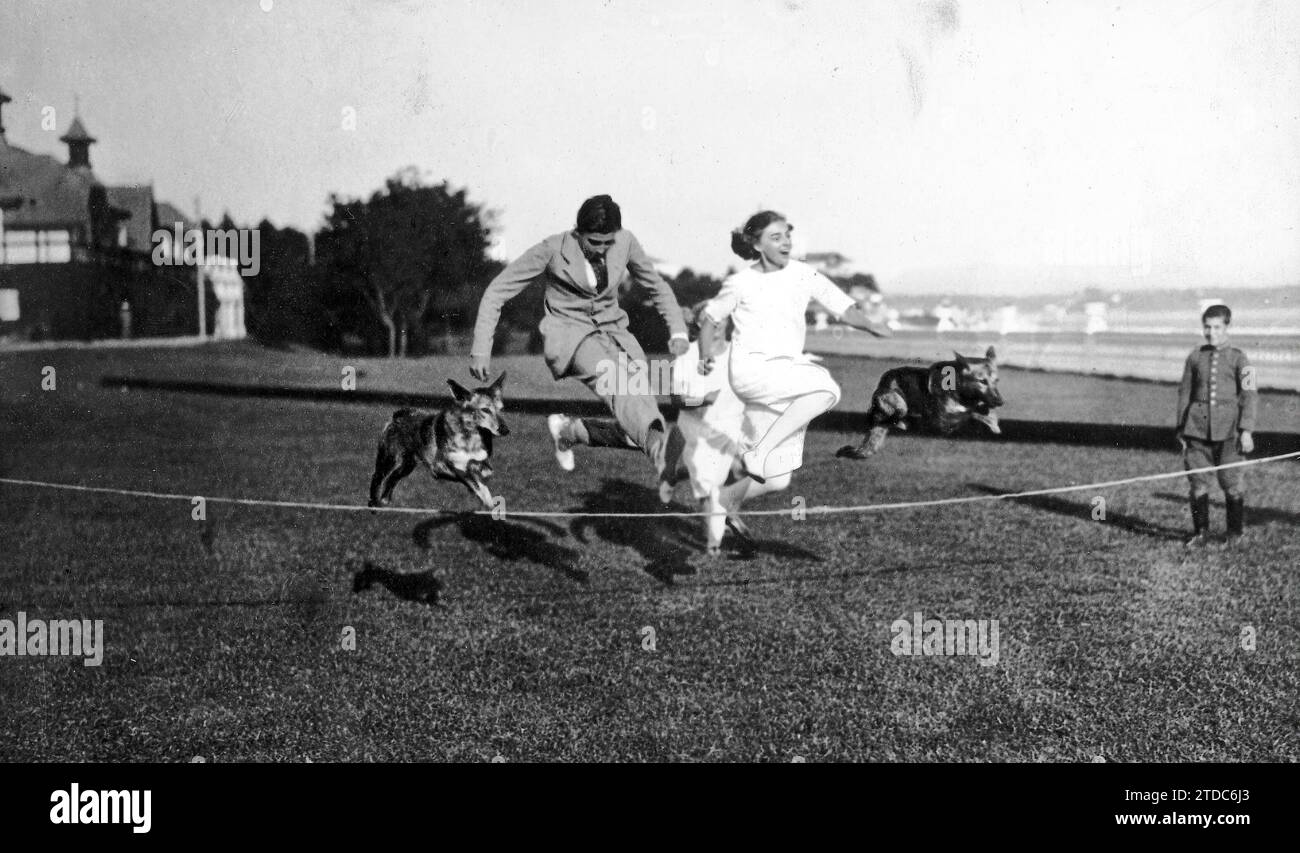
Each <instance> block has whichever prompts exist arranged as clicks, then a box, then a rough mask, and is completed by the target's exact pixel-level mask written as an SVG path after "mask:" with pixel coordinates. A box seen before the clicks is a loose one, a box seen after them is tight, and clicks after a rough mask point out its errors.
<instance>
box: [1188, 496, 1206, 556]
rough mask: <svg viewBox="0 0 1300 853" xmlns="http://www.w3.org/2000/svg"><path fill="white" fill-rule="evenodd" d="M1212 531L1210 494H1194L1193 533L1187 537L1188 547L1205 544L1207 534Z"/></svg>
mask: <svg viewBox="0 0 1300 853" xmlns="http://www.w3.org/2000/svg"><path fill="white" fill-rule="evenodd" d="M1209 532H1210V496H1209V495H1193V496H1192V535H1191V536H1189V537H1188V538H1187V541H1186V543H1185V544H1186V545H1187V546H1188V547H1197V546H1200V545H1204V544H1205V537H1206V534H1208V533H1209Z"/></svg>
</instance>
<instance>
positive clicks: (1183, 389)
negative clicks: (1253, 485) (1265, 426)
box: [1178, 344, 1258, 441]
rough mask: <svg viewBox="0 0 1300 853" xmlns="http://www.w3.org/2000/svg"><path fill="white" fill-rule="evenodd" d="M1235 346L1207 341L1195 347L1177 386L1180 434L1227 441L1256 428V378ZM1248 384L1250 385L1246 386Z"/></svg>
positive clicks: (1204, 439) (1247, 362) (1243, 355)
mask: <svg viewBox="0 0 1300 853" xmlns="http://www.w3.org/2000/svg"><path fill="white" fill-rule="evenodd" d="M1249 367H1250V362H1249V361H1248V360H1247V359H1246V354H1245V353H1244V352H1242V351H1241V350H1239V349H1237V348H1236V347H1229V346H1225V347H1220V348H1218V349H1215V348H1214V347H1212V346H1210V345H1209V344H1206V345H1205V346H1203V347H1201V348H1200V349H1197V350H1193V351H1192V352H1191V353H1190V354H1189V355H1188V356H1187V362H1186V364H1184V365H1183V380H1182V382H1181V383H1179V385H1178V433H1179V435H1183V436H1187V437H1188V438H1199V439H1200V440H1201V441H1228V440H1230V439H1235V438H1236V435H1237V433H1238V432H1250V431H1253V430H1254V429H1255V410H1256V402H1257V400H1256V398H1257V396H1258V395H1257V394H1256V392H1255V383H1254V381H1253V379H1254V377H1253V376H1251V377H1250V379H1249V380H1248V379H1247V376H1248V375H1249V371H1248V370H1247V368H1249ZM1247 385H1249V386H1250V387H1249V388H1247V387H1245V386H1247Z"/></svg>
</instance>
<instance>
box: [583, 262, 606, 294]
mask: <svg viewBox="0 0 1300 853" xmlns="http://www.w3.org/2000/svg"><path fill="white" fill-rule="evenodd" d="M587 260H588V261H590V263H591V269H592V272H594V273H595V274H596V292H597V293H604V292H605V288H606V287H609V270H608V269H606V268H605V256H604V255H593V256H591V257H590V258H588V259H587Z"/></svg>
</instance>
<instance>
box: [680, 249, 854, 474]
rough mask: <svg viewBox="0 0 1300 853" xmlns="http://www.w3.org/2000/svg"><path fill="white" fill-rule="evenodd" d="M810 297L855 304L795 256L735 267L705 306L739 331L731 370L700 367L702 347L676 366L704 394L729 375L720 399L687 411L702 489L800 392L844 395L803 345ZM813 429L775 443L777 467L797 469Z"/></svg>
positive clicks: (692, 389) (772, 461)
mask: <svg viewBox="0 0 1300 853" xmlns="http://www.w3.org/2000/svg"><path fill="white" fill-rule="evenodd" d="M810 301H816V302H818V303H820V304H821V305H822V306H823V307H824V308H826V309H827V310H828V311H830V312H831V313H832V314H834V315H835V316H837V317H838V316H839V315H841V314H843V313H844V312H845V311H846V310H848V309H849V308H850V307H852V306H853V305H854V300H853V298H852V297H850V296H849V295H848V294H846V293H845V292H844V291H842V290H840V289H839V288H838V287H836V286H835V284H834V282H832V281H831V280H830V279H828V278H826V277H825V276H823V275H822V274H821V273H819V272H817V271H816V270H815V269H813V268H812V267H810V266H808V265H807V264H804V263H802V262H800V261H791V262H790V263H789V264H788V265H787V266H786V267H785V269H782V270H778V271H775V272H770V273H761V272H759V271H757V270H755V269H752V268H749V269H745V270H742V271H740V272H738V273H736V274H734V275H732V276H731V277H729V278H728V279H727V280H726V282H725V283H724V284H723V286H722V290H721V291H720V292H719V293H718V295H717V296H716V297H714V299H712V300H711V301H710V302H709V303H708V304H707V305H706V306H705V308H704V310H705V312H706V313H707V314H708V315H709V317H710V318H711V319H713V321H714V322H716V323H718V324H719V325H724V324H725V323H726V320H727V318H728V317H730V318H731V320H732V322H733V324H734V331H733V333H732V339H731V346H730V352H729V354H728V355H727V356H726V358H727V364H726V370H719V369H717V368H716V367H715V369H714V371H713V372H712V373H711V374H710V375H709V376H707V377H700V376H697V375H695V370H694V367H695V363H696V359H695V348H694V347H692V348H691V352H690V353H689V354H688V355H687V356H685V357H684V358H683V359H679V363H678V364H677V365H675V368H674V369H675V370H676V369H677V368H678V367H680V368H681V372H680V374H675V375H680V376H682V377H683V379H684V382H685V383H686V385H687V386H688V390H686V389H684V390H685V393H686V394H688V395H692V394H693V395H695V396H697V397H702V396H703V395H704V394H706V393H708V392H709V391H710V390H716V389H717V388H718V385H719V383H724V391H723V393H722V394H721V395H720V396H719V397H718V399H717V400H716V401H715V402H714V403H713V405H712V406H709V407H707V408H705V409H702V410H698V411H687V410H684V411H683V415H685V416H686V417H685V419H684V420H683V419H679V423H681V424H683V427H684V432H687V433H689V435H688V437H687V450H686V454H685V462H686V465H687V468H688V470H689V471H690V474H691V485H692V489H693V491H694V493H695V496H696V497H704V496H705V495H706V494H708V493H709V492H710V490H712V489H716V488H718V487H720V486H721V485H722V482H723V481H724V480H725V478H726V476H727V473H728V472H729V471H730V468H731V460H733V459H734V458H735V455H736V454H737V453H739V452H740V448H741V447H742V446H744V445H752V444H754V443H755V442H757V441H758V440H759V439H760V438H762V437H763V435H765V434H766V433H767V431H768V429H769V428H770V427H771V426H772V424H773V423H774V422H775V421H776V419H777V418H778V417H779V416H780V414H781V412H783V411H785V409H786V407H787V406H789V404H790V401H791V400H792V399H793V398H795V397H798V396H800V395H802V394H807V393H808V392H810V391H827V392H829V393H831V394H833V395H834V397H835V401H836V402H839V399H840V388H839V385H837V384H836V382H835V380H834V379H833V378H832V377H831V375H830V373H829V372H828V371H827V370H826V369H825V368H823V367H821V366H820V365H818V364H815V363H813V362H812V361H811V360H809V359H808V357H807V356H806V355H804V352H803V347H804V342H805V332H806V329H807V326H806V323H805V319H804V315H805V312H806V311H807V309H808V303H809V302H810ZM718 367H721V365H719V366H718ZM692 377H694V378H692ZM674 381H676V379H675V380H674ZM726 385H729V387H725V386H726ZM727 392H731V393H727ZM697 421H698V422H699V423H698V426H697V425H696V422H697ZM805 432H806V431H805V430H799V431H798V432H797V433H795V434H794V435H792V436H790V437H789V438H788V439H786V440H785V441H783V442H782V443H781V444H780V445H779V446H778V447H776V448H775V449H774V450H773V451H772V454H771V456H769V457H768V460H769V461H768V468H769V470H784V471H793V470H794V469H796V468H798V467H799V466H800V465H801V464H802V462H803V444H804V434H805ZM784 482H788V480H787V479H786V478H784V477H783V478H781V480H780V481H776V482H774V481H769V483H770V484H771V485H773V486H777V487H783V485H784Z"/></svg>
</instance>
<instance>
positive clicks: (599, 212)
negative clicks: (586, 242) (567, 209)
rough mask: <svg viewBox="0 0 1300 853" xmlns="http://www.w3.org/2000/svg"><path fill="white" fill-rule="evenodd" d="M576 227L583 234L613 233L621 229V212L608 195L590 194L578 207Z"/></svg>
mask: <svg viewBox="0 0 1300 853" xmlns="http://www.w3.org/2000/svg"><path fill="white" fill-rule="evenodd" d="M577 228H578V231H581V232H583V233H585V234H613V233H614V232H616V231H621V230H623V212H622V211H621V210H619V207H618V205H617V204H615V202H614V199H612V198H610V197H609V196H607V195H597V196H592V197H591V198H589V199H587V200H586V201H584V202H583V203H582V207H580V208H578V222H577Z"/></svg>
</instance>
